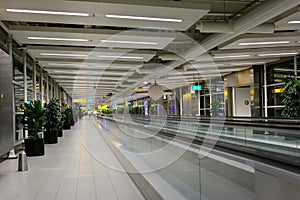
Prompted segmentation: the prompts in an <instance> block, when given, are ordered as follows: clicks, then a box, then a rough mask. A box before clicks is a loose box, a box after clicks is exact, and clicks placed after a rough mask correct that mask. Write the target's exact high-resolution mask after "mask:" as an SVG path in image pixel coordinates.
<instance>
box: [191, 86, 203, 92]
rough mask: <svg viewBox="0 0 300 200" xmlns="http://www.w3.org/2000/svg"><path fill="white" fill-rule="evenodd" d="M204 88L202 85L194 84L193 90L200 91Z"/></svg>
mask: <svg viewBox="0 0 300 200" xmlns="http://www.w3.org/2000/svg"><path fill="white" fill-rule="evenodd" d="M200 90H202V85H193V86H192V91H200Z"/></svg>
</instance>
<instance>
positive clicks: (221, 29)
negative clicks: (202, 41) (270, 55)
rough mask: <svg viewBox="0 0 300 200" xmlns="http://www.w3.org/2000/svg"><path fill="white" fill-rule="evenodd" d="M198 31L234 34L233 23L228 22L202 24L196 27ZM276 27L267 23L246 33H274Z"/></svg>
mask: <svg viewBox="0 0 300 200" xmlns="http://www.w3.org/2000/svg"><path fill="white" fill-rule="evenodd" d="M196 29H198V30H200V32H202V33H234V32H235V30H234V27H233V25H232V23H228V22H200V23H198V24H197V25H196ZM274 31H275V25H274V24H273V23H265V24H261V25H259V26H256V27H254V28H252V29H249V30H248V31H246V33H274Z"/></svg>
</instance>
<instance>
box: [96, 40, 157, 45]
mask: <svg viewBox="0 0 300 200" xmlns="http://www.w3.org/2000/svg"><path fill="white" fill-rule="evenodd" d="M100 42H103V43H118V44H145V45H157V44H158V43H157V42H138V41H124V40H100Z"/></svg>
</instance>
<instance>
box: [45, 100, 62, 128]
mask: <svg viewBox="0 0 300 200" xmlns="http://www.w3.org/2000/svg"><path fill="white" fill-rule="evenodd" d="M45 116H46V126H45V127H46V130H47V132H49V133H54V132H56V131H58V130H59V128H60V119H61V112H60V105H59V100H58V99H51V100H50V101H49V103H48V104H47V106H46V111H45Z"/></svg>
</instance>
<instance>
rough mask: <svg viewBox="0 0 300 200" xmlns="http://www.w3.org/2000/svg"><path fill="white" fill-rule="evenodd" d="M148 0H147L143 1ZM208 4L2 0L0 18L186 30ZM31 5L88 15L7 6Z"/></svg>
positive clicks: (31, 7)
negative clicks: (131, 17)
mask: <svg viewBox="0 0 300 200" xmlns="http://www.w3.org/2000/svg"><path fill="white" fill-rule="evenodd" d="M141 2H142V1H141ZM144 2H145V1H144ZM209 7H210V6H209V4H201V3H188V2H185V3H184V4H182V3H181V2H172V6H171V5H170V2H164V1H159V2H157V3H155V2H151V1H148V5H147V4H146V5H136V4H123V3H120V2H119V3H113V1H111V2H110V3H101V2H86V1H80V2H79V1H78V2H74V1H60V0H43V1H34V0H28V1H26V4H25V3H24V1H22V0H10V1H2V2H1V5H0V8H1V9H0V18H1V19H2V20H9V21H28V22H52V23H64V24H82V25H99V26H116V27H134V28H153V27H155V28H161V29H171V30H186V29H188V28H189V27H190V26H192V25H193V24H194V23H196V22H197V21H198V20H199V19H200V18H201V17H203V16H204V15H205V14H206V13H208V11H209ZM7 8H8V9H27V10H28V9H31V10H43V11H45V10H46V11H60V12H77V13H83V14H87V16H63V15H53V14H51V15H50V14H43V15H41V14H28V13H13V12H7V11H6V9H7ZM106 15H123V16H140V17H153V18H164V19H170V18H171V19H177V18H178V19H180V20H182V22H178V23H177V22H166V21H149V20H130V19H119V18H108V17H105V16H106Z"/></svg>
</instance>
